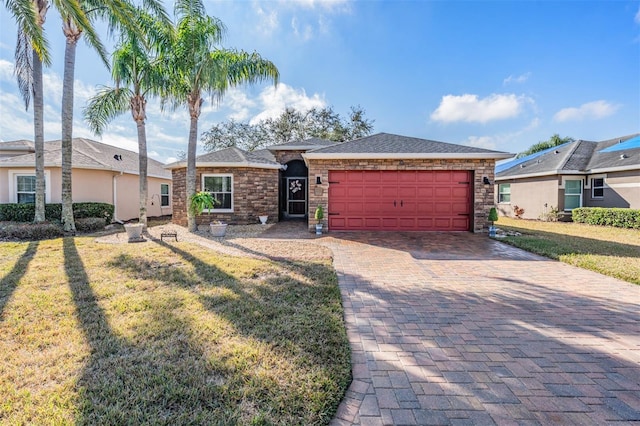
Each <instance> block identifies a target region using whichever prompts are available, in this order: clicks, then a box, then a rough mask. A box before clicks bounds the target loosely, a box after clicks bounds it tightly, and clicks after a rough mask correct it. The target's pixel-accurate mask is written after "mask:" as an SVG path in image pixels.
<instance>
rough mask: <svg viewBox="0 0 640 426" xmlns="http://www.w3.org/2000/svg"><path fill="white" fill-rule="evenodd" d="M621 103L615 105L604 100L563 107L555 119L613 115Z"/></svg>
mask: <svg viewBox="0 0 640 426" xmlns="http://www.w3.org/2000/svg"><path fill="white" fill-rule="evenodd" d="M618 108H620V105H614V104H611V103H609V102H607V101H604V100H599V101H593V102H587V103H586V104H582V105H580V106H579V107H569V108H563V109H561V110H560V111H558V112H557V113H556V114H555V115H554V116H553V120H554V121H558V122H564V121H581V120H586V119H596V120H597V119H600V118H604V117H608V116H610V115H613V114H614V113H615V112H616V111H617V110H618Z"/></svg>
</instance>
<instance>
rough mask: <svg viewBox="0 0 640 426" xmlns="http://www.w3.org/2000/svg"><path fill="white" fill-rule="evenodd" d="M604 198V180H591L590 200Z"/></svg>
mask: <svg viewBox="0 0 640 426" xmlns="http://www.w3.org/2000/svg"><path fill="white" fill-rule="evenodd" d="M603 197H604V178H593V179H591V198H603Z"/></svg>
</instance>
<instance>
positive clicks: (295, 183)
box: [289, 180, 302, 194]
mask: <svg viewBox="0 0 640 426" xmlns="http://www.w3.org/2000/svg"><path fill="white" fill-rule="evenodd" d="M289 191H291V193H293V194H295V193H296V192H298V191H302V184H301V183H300V181H299V180H292V181H291V184H289Z"/></svg>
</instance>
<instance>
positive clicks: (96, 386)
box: [0, 238, 350, 424]
mask: <svg viewBox="0 0 640 426" xmlns="http://www.w3.org/2000/svg"><path fill="white" fill-rule="evenodd" d="M0 244H1V245H0V248H2V249H3V252H4V251H5V250H4V249H5V248H7V250H6V251H7V253H9V254H10V255H9V256H3V257H2V258H0V271H2V274H3V277H6V276H9V279H7V280H5V281H0V283H3V284H2V286H3V287H2V288H0V306H4V310H3V311H2V316H1V317H0V354H1V355H0V392H1V393H2V394H3V395H6V397H5V398H3V401H2V402H0V423H5V422H6V423H8V424H22V423H31V424H33V423H35V424H42V423H46V424H65V423H66V424H68V423H78V424H96V423H100V424H122V423H160V424H185V423H196V424H198V423H199V424H327V423H329V421H330V420H331V418H332V417H333V415H334V413H335V410H336V409H337V406H338V405H339V403H340V400H341V398H342V396H343V394H344V392H345V390H346V387H347V386H348V384H349V381H350V354H349V346H348V341H347V337H346V332H345V329H344V324H343V320H342V315H343V313H342V306H341V302H340V293H339V290H338V286H337V278H336V275H335V272H334V271H333V269H332V268H331V264H330V261H328V260H327V261H322V262H272V261H264V260H257V259H251V258H240V257H230V256H224V255H220V254H218V253H216V252H213V251H211V250H208V249H205V248H202V247H200V246H196V245H192V244H189V243H177V244H175V243H174V244H172V245H168V244H163V243H144V244H121V245H108V244H97V243H95V242H93V241H92V240H91V239H89V238H75V239H73V238H67V239H64V240H63V239H57V240H47V241H41V242H40V243H39V246H38V247H37V251H36V252H35V254H34V255H33V259H32V260H30V261H29V268H28V269H27V271H25V272H24V273H23V274H22V275H21V276H19V277H18V280H17V283H16V284H15V285H11V283H12V282H13V281H16V280H15V279H13V278H11V277H12V276H11V275H10V271H12V270H14V269H16V268H14V266H15V265H16V264H17V263H18V262H26V260H25V256H24V253H26V251H27V248H28V243H0ZM32 250H33V249H32ZM8 271H9V272H8ZM0 279H2V278H0ZM5 283H8V284H7V285H5ZM5 287H6V288H5Z"/></svg>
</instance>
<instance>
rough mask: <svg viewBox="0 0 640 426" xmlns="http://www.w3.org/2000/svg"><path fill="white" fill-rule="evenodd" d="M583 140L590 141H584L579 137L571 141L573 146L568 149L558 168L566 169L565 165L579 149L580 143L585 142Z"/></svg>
mask: <svg viewBox="0 0 640 426" xmlns="http://www.w3.org/2000/svg"><path fill="white" fill-rule="evenodd" d="M583 142H588V141H584V140H582V139H579V140H577V141H573V142H569V144H573V147H572V148H571V149H568V150H567V153H566V154H565V155H564V157H563V158H562V161H561V162H560V164H558V170H564V166H566V165H567V163H569V160H571V157H572V156H573V154H574V153H575V152H576V151H577V149H578V147H579V146H580V144H581V143H583Z"/></svg>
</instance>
